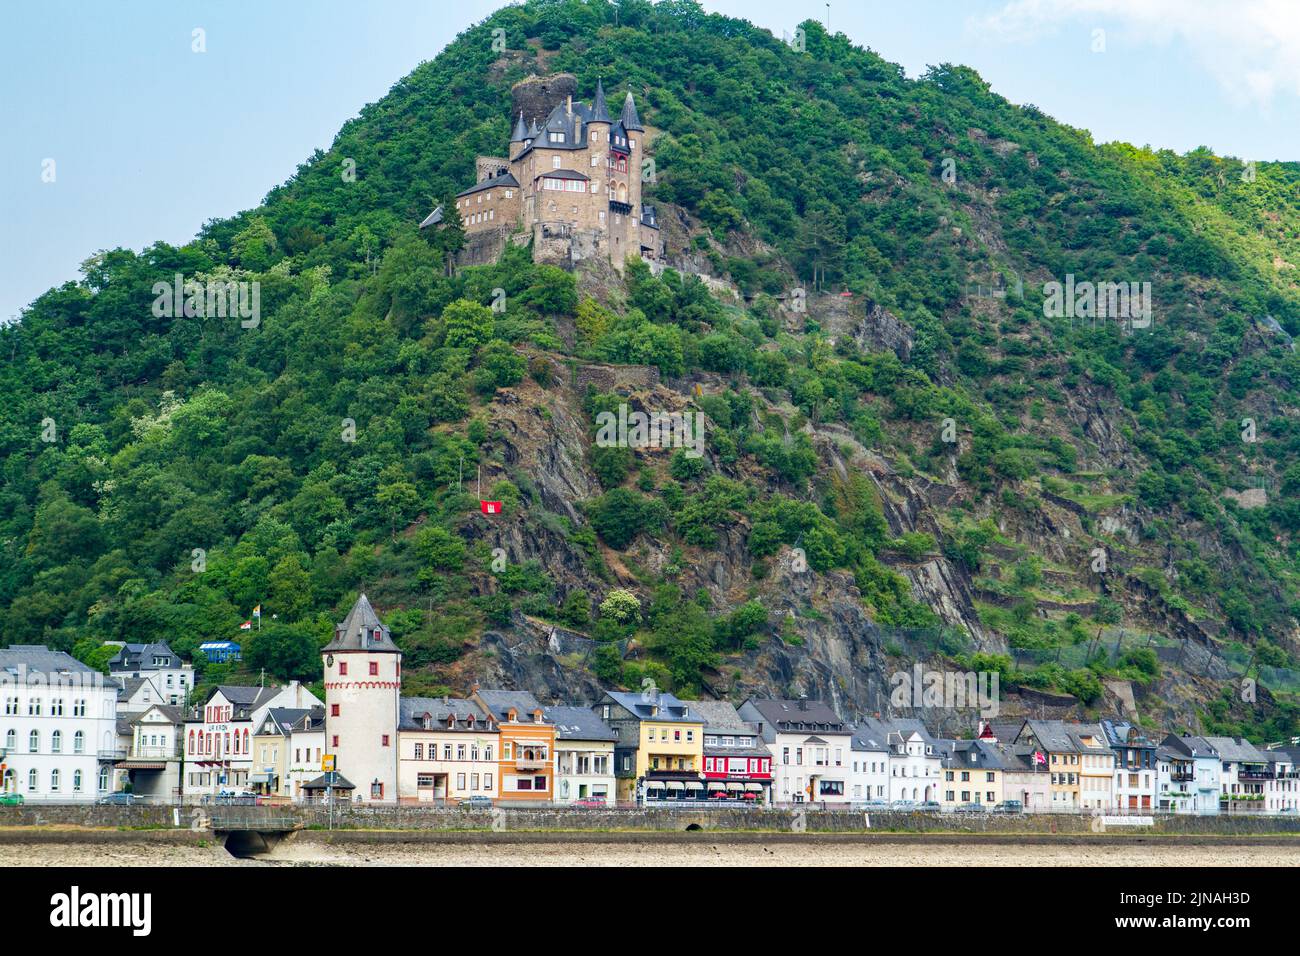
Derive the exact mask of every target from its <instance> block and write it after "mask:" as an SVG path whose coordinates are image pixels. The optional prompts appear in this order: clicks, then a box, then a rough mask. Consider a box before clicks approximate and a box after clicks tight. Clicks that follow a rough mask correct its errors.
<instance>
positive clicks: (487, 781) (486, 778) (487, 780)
mask: <svg viewBox="0 0 1300 956" xmlns="http://www.w3.org/2000/svg"><path fill="white" fill-rule="evenodd" d="M483 789H484V790H491V789H492V774H490V773H485V774H483Z"/></svg>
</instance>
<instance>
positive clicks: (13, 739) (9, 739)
mask: <svg viewBox="0 0 1300 956" xmlns="http://www.w3.org/2000/svg"><path fill="white" fill-rule="evenodd" d="M17 739H18V735H17V733H16V732H15V731H14V730H13V729H12V728H11V729H10V730H9V731H7V732H6V733H5V750H17V749H18V743H17Z"/></svg>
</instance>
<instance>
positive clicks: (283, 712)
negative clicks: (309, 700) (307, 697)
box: [257, 707, 325, 737]
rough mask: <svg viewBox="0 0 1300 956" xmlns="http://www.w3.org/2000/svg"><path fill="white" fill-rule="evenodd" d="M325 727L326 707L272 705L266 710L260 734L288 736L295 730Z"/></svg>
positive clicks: (259, 729)
mask: <svg viewBox="0 0 1300 956" xmlns="http://www.w3.org/2000/svg"><path fill="white" fill-rule="evenodd" d="M324 728H325V708H324V707H272V708H271V709H270V710H268V711H267V712H266V717H265V718H264V719H263V720H262V726H261V727H259V728H258V730H257V734H258V736H263V735H266V734H279V735H280V736H282V737H286V736H288V735H289V734H291V733H294V732H302V731H310V730H323V729H324Z"/></svg>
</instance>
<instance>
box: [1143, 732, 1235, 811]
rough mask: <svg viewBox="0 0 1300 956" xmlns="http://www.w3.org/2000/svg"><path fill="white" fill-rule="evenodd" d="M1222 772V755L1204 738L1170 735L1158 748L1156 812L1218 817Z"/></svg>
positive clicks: (1188, 735)
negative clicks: (1220, 756)
mask: <svg viewBox="0 0 1300 956" xmlns="http://www.w3.org/2000/svg"><path fill="white" fill-rule="evenodd" d="M1222 772H1223V768H1222V762H1221V761H1220V759H1219V752H1218V751H1217V750H1215V749H1214V745H1213V744H1211V743H1210V742H1209V741H1208V740H1206V739H1205V738H1204V737H1194V736H1192V735H1190V734H1182V735H1179V734H1169V735H1167V736H1166V737H1165V739H1164V740H1162V741H1161V742H1160V746H1159V747H1157V748H1156V774H1157V784H1156V788H1157V789H1156V809H1158V810H1165V811H1168V812H1170V813H1196V814H1215V813H1218V812H1219V795H1220V793H1221V788H1220V777H1221V775H1222Z"/></svg>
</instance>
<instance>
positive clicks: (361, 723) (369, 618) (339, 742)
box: [317, 594, 402, 803]
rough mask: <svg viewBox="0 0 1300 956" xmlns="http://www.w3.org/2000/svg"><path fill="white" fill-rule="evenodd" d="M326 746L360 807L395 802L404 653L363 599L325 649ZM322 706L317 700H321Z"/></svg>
mask: <svg viewBox="0 0 1300 956" xmlns="http://www.w3.org/2000/svg"><path fill="white" fill-rule="evenodd" d="M321 658H322V660H323V662H324V665H325V746H326V748H327V752H328V753H330V754H332V755H333V756H334V757H335V771H336V772H337V773H341V774H344V775H345V776H347V778H348V779H349V780H350V781H351V782H353V783H354V784H355V785H356V788H357V789H356V790H355V792H354V793H353V799H355V800H357V801H359V802H362V803H396V802H397V716H398V700H399V698H400V697H401V693H402V652H401V651H400V650H398V648H397V645H396V644H394V643H393V636H392V634H391V633H390V632H389V630H388V626H387V625H386V624H384V623H383V622H382V621H380V620H379V615H377V614H376V613H375V609H374V608H373V607H371V606H370V601H369V599H367V597H366V596H365V595H364V594H362V595H361V596H360V597H358V598H357V601H356V603H355V604H354V605H353V606H352V610H351V611H349V612H348V616H347V617H346V618H345V619H344V620H343V623H341V624H339V625H338V626H337V627H336V628H335V629H334V638H333V639H332V640H331V641H330V642H329V643H328V644H326V645H325V646H324V647H323V648H321ZM317 703H319V701H317Z"/></svg>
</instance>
